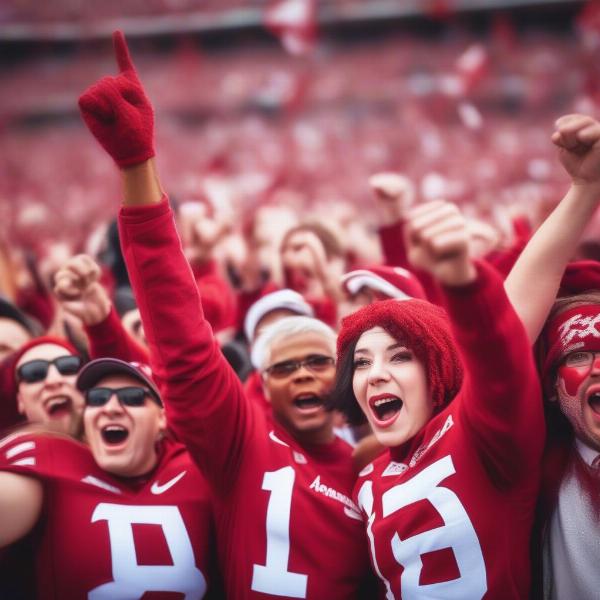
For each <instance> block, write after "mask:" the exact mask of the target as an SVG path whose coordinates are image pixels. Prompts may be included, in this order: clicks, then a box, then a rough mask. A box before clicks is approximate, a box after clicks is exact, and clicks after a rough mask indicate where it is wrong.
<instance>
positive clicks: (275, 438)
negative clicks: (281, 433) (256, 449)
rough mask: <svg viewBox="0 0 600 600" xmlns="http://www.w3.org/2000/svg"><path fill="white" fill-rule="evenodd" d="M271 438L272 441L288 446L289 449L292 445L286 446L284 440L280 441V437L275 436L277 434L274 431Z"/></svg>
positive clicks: (270, 435)
mask: <svg viewBox="0 0 600 600" xmlns="http://www.w3.org/2000/svg"><path fill="white" fill-rule="evenodd" d="M269 437H270V438H271V439H272V440H273V441H274V442H276V443H277V444H281V445H282V446H286V447H288V448H289V447H290V445H289V444H286V443H285V442H284V441H283V440H280V439H279V438H278V437H277V436H276V435H275V432H274V431H271V432H270V433H269Z"/></svg>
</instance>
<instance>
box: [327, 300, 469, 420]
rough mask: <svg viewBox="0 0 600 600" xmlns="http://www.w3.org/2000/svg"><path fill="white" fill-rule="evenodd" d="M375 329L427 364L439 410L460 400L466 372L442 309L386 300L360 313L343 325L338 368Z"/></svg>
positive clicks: (367, 307) (418, 303)
mask: <svg viewBox="0 0 600 600" xmlns="http://www.w3.org/2000/svg"><path fill="white" fill-rule="evenodd" d="M373 327H382V328H383V329H385V331H387V332H388V333H389V334H390V335H391V336H392V337H393V338H395V339H397V340H398V341H400V342H402V343H403V344H405V345H406V347H407V348H409V349H410V350H412V351H413V352H414V354H415V356H416V357H417V358H418V359H419V360H420V361H421V362H422V363H423V366H424V367H425V372H426V373H427V380H428V385H429V392H430V394H431V398H432V400H433V405H434V406H435V407H436V409H440V408H442V407H444V406H445V405H446V404H447V403H448V402H450V400H452V399H453V398H454V396H456V394H457V393H458V390H459V389H460V386H461V383H462V378H463V368H462V364H461V361H460V356H459V354H458V350H457V348H456V345H455V343H454V340H453V339H452V333H451V332H450V324H449V321H448V317H447V316H446V313H445V312H444V311H443V310H442V309H441V308H439V307H438V306H435V305H434V304H431V303H430V302H427V301H425V300H415V299H413V300H402V301H398V300H382V301H380V302H374V303H373V304H369V305H368V306H365V307H363V308H361V309H360V310H357V311H356V312H354V313H352V314H351V315H349V316H347V317H346V318H345V319H344V320H343V321H342V327H341V330H340V332H339V334H338V340H337V355H338V364H339V363H341V361H342V359H343V357H344V356H345V353H346V352H347V351H348V350H349V347H350V346H351V345H352V344H353V343H355V342H356V341H357V340H358V338H359V337H360V336H361V335H362V334H363V333H364V332H365V331H367V330H369V329H372V328H373Z"/></svg>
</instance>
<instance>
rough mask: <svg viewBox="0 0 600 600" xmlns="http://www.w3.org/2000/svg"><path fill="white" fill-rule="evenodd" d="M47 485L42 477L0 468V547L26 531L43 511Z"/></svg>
mask: <svg viewBox="0 0 600 600" xmlns="http://www.w3.org/2000/svg"><path fill="white" fill-rule="evenodd" d="M43 500H44V489H43V486H42V484H41V482H40V481H38V480H37V479H33V478H32V477H27V476H25V475H18V474H16V473H7V472H0V548H3V547H4V546H8V545H9V544H12V543H13V542H16V541H17V540H20V539H21V538H22V537H24V536H25V535H27V534H28V533H29V532H30V531H31V529H32V528H33V526H34V525H35V524H36V523H37V521H38V519H39V518H40V515H41V514H42V504H43Z"/></svg>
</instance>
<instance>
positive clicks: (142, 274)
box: [79, 32, 368, 599]
mask: <svg viewBox="0 0 600 600" xmlns="http://www.w3.org/2000/svg"><path fill="white" fill-rule="evenodd" d="M114 41H115V49H116V55H117V61H118V64H119V68H120V74H119V75H118V76H117V77H108V78H103V79H101V80H100V81H99V82H98V83H97V84H96V85H94V86H92V87H91V88H89V89H88V90H87V91H86V92H85V93H84V95H83V96H82V97H81V98H80V101H79V104H80V108H81V110H82V114H83V118H84V119H85V121H86V123H87V125H88V127H89V128H90V130H91V131H92V133H93V134H94V136H95V137H96V138H97V139H98V141H99V142H100V143H101V144H102V145H103V147H104V148H105V149H106V150H107V152H108V153H109V154H110V155H111V156H112V157H113V159H114V160H115V162H116V163H117V165H118V166H119V167H120V168H121V174H122V181H123V190H124V206H123V208H122V209H121V212H120V215H119V223H120V233H121V241H122V245H123V254H124V257H125V260H126V262H127V266H128V269H129V274H130V278H131V282H132V287H133V290H134V293H135V295H136V299H137V302H138V306H139V308H140V312H141V315H142V320H143V323H144V329H145V332H146V337H147V340H148V344H149V347H150V351H151V357H152V358H151V362H152V368H153V371H154V373H155V374H156V377H157V381H158V382H159V385H160V386H161V387H162V393H163V397H164V398H165V402H166V410H167V416H168V420H169V424H170V426H172V427H173V429H174V431H175V432H176V434H177V435H178V436H179V437H180V438H181V439H182V440H183V441H185V443H186V445H187V446H188V449H189V450H190V453H191V454H192V456H193V457H194V459H195V460H196V462H197V463H198V464H199V465H200V467H201V469H202V471H203V473H205V475H206V477H207V479H208V480H209V482H210V484H211V485H212V487H213V491H214V493H215V495H216V523H217V543H218V547H217V550H218V555H219V559H220V564H221V568H222V570H223V576H224V580H225V586H226V593H227V598H231V599H236V598H282V597H283V598H314V599H317V598H318V599H322V598H339V599H343V598H356V597H359V594H360V593H361V585H362V583H363V581H364V579H365V575H366V574H367V569H368V559H367V553H366V544H365V539H364V534H363V532H362V530H361V522H360V520H359V518H358V514H357V512H356V507H355V505H354V504H353V503H352V501H351V500H350V499H349V494H350V491H351V487H352V483H353V472H352V462H351V451H350V448H349V447H348V446H347V445H346V444H345V443H344V442H342V441H341V440H338V439H336V438H335V436H334V434H333V429H332V426H331V417H330V416H329V415H327V414H326V412H325V410H324V408H323V406H322V394H321V390H323V391H325V390H326V389H327V386H328V383H330V381H331V378H332V377H333V372H334V369H333V361H332V360H331V358H332V356H331V350H332V347H331V345H330V340H327V338H326V337H323V335H322V334H321V335H319V334H318V333H317V332H314V331H310V332H304V331H298V332H296V333H294V334H293V335H290V336H289V339H283V340H282V339H281V338H279V337H278V338H277V340H278V343H279V348H277V347H276V345H274V346H272V347H271V348H270V352H269V364H268V365H267V368H266V369H265V372H266V376H265V382H266V384H267V395H268V396H269V395H271V397H273V393H274V391H275V390H274V388H273V387H270V386H269V382H270V380H271V377H272V375H273V372H275V373H276V375H285V377H287V378H289V379H290V380H292V379H296V385H298V386H299V387H298V388H297V389H300V388H301V386H300V384H302V386H304V387H302V388H301V389H303V391H302V392H301V394H306V393H307V392H306V390H309V392H308V393H309V394H310V396H311V400H310V402H308V403H307V402H305V401H306V399H307V398H308V396H305V397H302V396H298V395H294V394H298V393H299V392H293V393H291V395H290V393H289V392H286V393H284V394H282V395H281V397H280V396H279V395H278V393H279V391H281V390H280V389H279V387H278V392H277V401H278V402H281V404H282V406H284V404H285V403H288V406H287V410H286V414H288V415H290V416H291V417H292V418H290V419H285V420H284V421H285V422H281V420H279V419H277V420H276V422H275V424H273V425H271V424H269V422H268V420H267V419H266V417H265V414H264V410H262V409H261V408H260V407H258V406H256V404H255V403H252V402H250V401H249V400H248V399H247V398H246V397H245V396H244V393H243V389H242V386H241V383H240V381H239V380H238V379H237V377H236V376H235V374H234V372H233V371H232V370H231V368H230V367H229V365H228V364H227V363H226V361H225V360H224V358H223V356H222V354H221V352H220V349H219V345H218V343H217V342H216V340H215V339H214V336H213V334H212V331H211V329H210V326H209V324H208V323H207V321H206V320H205V318H204V315H203V311H202V303H201V300H200V296H199V294H198V290H197V288H196V284H195V282H194V279H193V277H192V274H191V271H190V268H189V266H188V264H187V262H186V260H185V257H184V255H183V253H182V251H181V244H180V242H179V238H178V236H177V232H176V230H175V226H174V220H173V213H172V211H171V208H170V207H169V204H168V201H167V199H166V197H165V196H164V193H163V191H162V189H161V186H160V183H159V180H158V177H157V175H156V171H155V168H154V161H153V160H152V158H153V156H154V148H153V114H152V107H151V105H150V102H149V101H148V99H147V98H146V96H145V93H144V91H143V88H142V86H141V83H140V81H139V79H138V77H137V74H136V72H135V69H134V67H133V64H132V63H131V59H130V57H129V53H128V50H127V46H126V44H125V40H124V37H123V34H121V33H120V32H117V33H116V34H115V36H114ZM302 340H304V341H302ZM328 352H329V354H328ZM315 356H317V357H319V358H317V359H316V360H315ZM325 359H327V360H325ZM281 362H285V363H286V366H285V367H277V368H275V369H273V368H272V367H274V366H275V365H277V364H278V363H281ZM326 363H328V364H326ZM269 369H271V371H270V372H269ZM283 379H284V377H282V378H281V379H280V380H278V382H279V383H278V384H277V386H279V385H280V384H282V383H283ZM327 380H329V382H328V381H327ZM288 383H289V382H288ZM282 387H287V388H288V389H289V390H292V389H294V387H295V386H293V385H287V386H286V385H283V386H282ZM269 390H270V391H269ZM303 403H304V406H298V405H299V404H300V405H301V404H303ZM307 404H309V405H308V406H307ZM302 411H304V413H303V412H302ZM308 413H310V414H308ZM311 430H312V431H313V435H311ZM341 553H343V554H341Z"/></svg>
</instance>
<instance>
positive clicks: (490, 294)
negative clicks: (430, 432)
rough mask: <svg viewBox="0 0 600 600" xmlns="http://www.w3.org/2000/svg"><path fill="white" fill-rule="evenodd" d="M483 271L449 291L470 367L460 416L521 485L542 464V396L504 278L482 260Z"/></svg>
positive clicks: (494, 461) (505, 474) (490, 459)
mask: <svg viewBox="0 0 600 600" xmlns="http://www.w3.org/2000/svg"><path fill="white" fill-rule="evenodd" d="M477 269H478V279H477V280H476V281H475V282H474V283H472V284H470V285H467V286H464V287H459V288H444V290H443V291H444V295H445V304H446V309H447V311H448V313H449V316H450V320H451V322H452V330H453V333H454V336H455V339H456V340H457V342H458V345H459V348H460V351H461V356H462V359H463V363H464V366H465V381H464V383H463V386H462V388H461V392H460V397H461V398H460V400H461V412H460V414H461V416H462V417H463V418H464V422H465V424H466V426H467V429H468V430H470V431H471V432H472V434H473V437H474V439H475V442H476V444H477V445H478V446H479V448H480V449H481V451H482V453H483V457H484V460H486V462H487V463H488V465H489V466H491V467H493V468H494V469H495V471H496V472H497V473H498V475H499V476H500V478H501V480H503V481H505V482H514V481H515V480H516V479H520V478H521V477H526V476H527V474H528V473H530V472H532V470H534V469H536V468H537V467H539V464H540V460H541V457H542V450H543V444H544V437H545V426H544V416H543V408H542V398H541V390H540V385H539V380H538V377H537V373H536V370H535V365H534V361H533V354H532V352H531V347H530V344H529V341H528V338H527V335H526V333H525V330H524V328H523V325H522V323H521V321H520V320H519V318H518V317H517V315H516V313H515V311H514V310H513V307H512V305H511V304H510V302H509V300H508V298H507V297H506V294H505V293H504V287H503V285H502V279H501V278H500V276H499V275H498V274H497V273H496V272H495V270H494V269H493V268H492V267H490V266H488V265H486V264H484V263H483V262H482V263H478V266H477ZM483 332H485V333H484V334H482V333H483Z"/></svg>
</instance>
